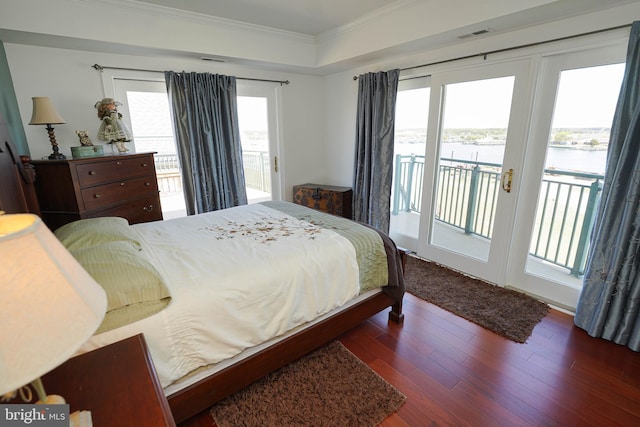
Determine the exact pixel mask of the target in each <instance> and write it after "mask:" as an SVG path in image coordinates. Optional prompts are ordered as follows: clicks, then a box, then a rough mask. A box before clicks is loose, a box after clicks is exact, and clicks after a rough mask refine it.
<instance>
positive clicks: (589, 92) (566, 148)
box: [526, 64, 624, 287]
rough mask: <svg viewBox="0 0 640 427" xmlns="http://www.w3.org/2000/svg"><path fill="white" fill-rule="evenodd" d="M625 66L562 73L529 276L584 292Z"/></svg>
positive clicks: (541, 188)
mask: <svg viewBox="0 0 640 427" xmlns="http://www.w3.org/2000/svg"><path fill="white" fill-rule="evenodd" d="M623 73H624V64H611V65H602V66H594V67H586V68H578V69H570V70H563V71H560V74H559V81H558V89H557V95H556V99H555V107H554V109H553V111H554V113H553V119H552V122H551V129H550V132H549V137H548V140H547V152H546V158H545V163H544V172H543V175H542V180H541V182H540V191H539V196H538V203H537V208H536V215H535V220H534V225H533V233H532V238H531V244H530V249H529V256H528V259H527V264H526V272H527V273H530V274H534V275H538V276H541V277H544V278H547V279H550V280H554V281H557V282H560V283H564V284H566V285H570V286H575V287H580V286H581V285H582V283H581V277H582V275H583V273H584V268H585V264H586V258H587V251H588V249H589V233H590V231H591V226H592V224H593V219H594V216H595V213H596V211H597V206H598V202H599V199H600V192H601V190H602V181H603V178H604V173H605V166H606V160H607V148H608V145H609V134H610V132H611V123H612V121H613V114H614V111H615V106H616V102H617V97H618V92H619V90H620V85H621V83H622V76H623Z"/></svg>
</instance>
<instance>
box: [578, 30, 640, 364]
mask: <svg viewBox="0 0 640 427" xmlns="http://www.w3.org/2000/svg"><path fill="white" fill-rule="evenodd" d="M603 84H606V82H603ZM639 208H640V22H634V24H633V26H632V27H631V34H630V38H629V47H628V50H627V63H626V69H625V74H624V80H623V82H622V88H621V90H620V97H619V98H618V104H617V106H616V112H615V115H614V119H613V124H612V126H611V137H610V139H609V150H608V154H607V168H606V172H605V177H604V184H603V189H602V200H601V202H600V206H599V211H598V215H597V217H596V221H595V224H594V228H593V231H592V236H591V246H590V251H589V258H588V261H587V268H586V271H585V275H584V281H583V288H582V293H581V294H580V299H579V301H578V307H577V311H576V316H575V319H574V322H575V324H576V325H577V326H579V327H580V328H583V329H585V330H586V331H587V332H588V333H589V335H591V336H594V337H601V338H604V339H606V340H610V341H613V342H616V343H618V344H623V345H627V346H628V347H629V348H631V349H633V350H635V351H640V252H639V250H640V211H639Z"/></svg>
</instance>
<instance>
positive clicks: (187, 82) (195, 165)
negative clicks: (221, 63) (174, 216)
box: [165, 71, 247, 215]
mask: <svg viewBox="0 0 640 427" xmlns="http://www.w3.org/2000/svg"><path fill="white" fill-rule="evenodd" d="M165 80H166V83H167V94H168V96H169V105H170V107H171V111H172V114H173V128H174V133H175V136H176V142H177V146H178V158H179V159H180V165H181V167H182V180H183V183H184V186H183V188H184V194H185V201H186V205H187V214H188V215H193V214H196V213H203V212H209V211H214V210H218V209H225V208H230V207H233V206H238V205H246V204H247V192H246V188H245V179H244V169H243V165H242V147H241V145H240V130H239V127H238V106H237V99H236V79H235V77H229V76H223V75H218V74H210V73H185V72H183V73H175V72H173V71H166V72H165Z"/></svg>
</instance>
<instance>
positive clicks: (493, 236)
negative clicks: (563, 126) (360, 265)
mask: <svg viewBox="0 0 640 427" xmlns="http://www.w3.org/2000/svg"><path fill="white" fill-rule="evenodd" d="M530 69H531V63H530V62H529V61H525V60H523V61H515V62H511V63H504V64H496V65H490V66H485V67H481V68H476V69H465V70H458V71H450V72H447V73H442V74H433V75H432V76H431V101H430V106H429V112H430V114H429V128H428V131H427V144H426V153H425V165H424V168H425V173H424V188H425V189H433V191H424V192H423V199H422V213H421V215H420V232H419V237H418V247H417V249H418V250H417V253H418V255H421V256H423V257H425V258H427V259H430V260H433V261H435V262H438V263H442V264H444V265H447V266H449V267H451V268H454V269H456V270H460V271H464V272H466V273H468V274H470V275H473V276H475V277H479V278H482V279H485V280H487V281H490V282H493V283H497V284H502V283H505V276H506V269H505V268H504V265H505V263H504V260H505V259H506V257H507V255H508V251H509V245H510V239H511V231H512V228H513V223H514V218H515V212H516V200H517V192H518V181H519V180H520V176H521V174H522V164H523V160H524V159H523V152H524V141H525V140H526V133H527V132H526V131H527V127H526V124H527V120H526V118H527V117H528V115H529V109H530V104H529V103H528V102H522V100H527V99H530V98H531V91H532V85H531V81H530ZM516 100H517V102H516ZM432 124H435V125H432Z"/></svg>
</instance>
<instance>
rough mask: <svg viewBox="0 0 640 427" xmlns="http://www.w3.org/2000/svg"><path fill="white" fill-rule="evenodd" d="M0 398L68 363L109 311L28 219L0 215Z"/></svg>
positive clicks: (41, 394)
mask: <svg viewBox="0 0 640 427" xmlns="http://www.w3.org/2000/svg"><path fill="white" fill-rule="evenodd" d="M0 295H1V297H0V397H1V396H2V395H5V394H8V393H12V392H14V391H15V390H17V389H21V388H22V387H23V386H25V385H27V384H28V383H31V384H32V386H33V388H34V390H35V391H36V393H37V394H38V398H39V399H40V402H46V403H50V404H51V403H64V400H62V402H60V401H52V400H47V395H46V393H45V391H44V387H43V386H42V382H41V381H40V377H41V376H42V375H44V374H45V373H47V372H49V371H50V370H52V369H54V368H56V367H57V366H59V365H61V364H62V363H63V362H65V361H66V360H67V359H69V358H70V357H71V356H72V355H73V354H74V353H75V352H76V351H77V349H78V348H79V347H80V346H81V345H82V344H83V343H84V342H86V341H87V339H89V337H90V336H91V335H92V334H93V333H94V332H95V331H96V329H97V328H98V326H99V325H100V323H101V322H102V319H103V318H104V315H105V312H106V308H107V298H106V295H105V292H104V290H103V289H102V287H101V286H100V285H99V284H98V283H96V282H95V280H93V278H92V277H91V276H90V275H89V273H87V272H86V271H85V270H84V269H83V268H82V266H81V265H80V264H79V263H78V262H77V261H76V260H75V258H73V256H72V255H71V254H70V253H69V252H68V251H67V250H66V249H65V247H64V246H63V245H62V244H61V243H60V242H59V241H58V239H57V238H56V237H55V236H54V235H53V233H51V232H50V231H49V229H48V228H47V227H46V226H45V225H44V223H43V222H42V220H41V219H40V218H39V217H37V216H35V215H32V214H11V215H9V214H6V215H2V213H1V212H0Z"/></svg>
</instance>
